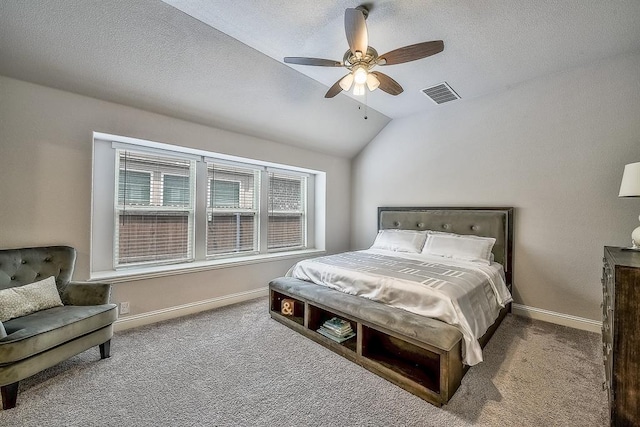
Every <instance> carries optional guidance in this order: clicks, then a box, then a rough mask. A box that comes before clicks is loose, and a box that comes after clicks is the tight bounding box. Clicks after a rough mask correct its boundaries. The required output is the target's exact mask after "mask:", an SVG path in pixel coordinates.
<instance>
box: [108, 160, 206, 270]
mask: <svg viewBox="0 0 640 427" xmlns="http://www.w3.org/2000/svg"><path fill="white" fill-rule="evenodd" d="M116 158H117V169H118V185H117V188H116V192H117V194H118V198H117V203H116V205H115V212H116V229H115V245H114V246H115V248H114V265H115V266H123V265H131V264H140V263H164V262H175V261H188V260H191V259H193V249H192V246H193V245H192V240H193V236H192V234H193V233H192V230H193V219H194V204H193V201H192V193H193V188H194V186H193V184H194V182H193V181H194V180H193V176H192V175H193V171H194V169H195V168H194V166H195V162H194V161H189V160H180V159H172V158H170V157H164V156H157V155H148V154H143V153H136V152H132V151H128V150H118V151H117V154H116Z"/></svg>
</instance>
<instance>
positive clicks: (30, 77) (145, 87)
mask: <svg viewBox="0 0 640 427" xmlns="http://www.w3.org/2000/svg"><path fill="white" fill-rule="evenodd" d="M359 4H360V2H358V1H335V0H314V1H291V0H263V1H255V0H166V1H165V2H161V1H160V0H102V1H94V0H90V1H87V0H38V1H23V0H2V1H0V74H3V75H6V76H9V77H14V78H18V79H22V80H26V81H32V82H35V83H39V84H44V85H47V86H52V87H56V88H60V89H64V90H69V91H72V92H76V93H81V94H85V95H89V96H94V97H97V98H101V99H106V100H110V101H114V102H119V103H122V104H126V105H132V106H135V107H139V108H144V109H147V110H151V111H156V112H160V113H164V114H168V115H172V116H176V117H180V118H184V119H187V120H191V121H195V122H198V123H203V124H207V125H212V126H216V127H220V128H224V129H230V130H235V131H240V132H243V133H247V134H250V135H255V136H259V137H262V138H267V139H273V140H275V141H280V142H284V143H287V144H291V145H296V146H301V147H304V148H310V149H313V150H317V151H321V152H327V153H331V154H337V155H341V156H345V157H351V156H353V155H355V154H356V153H357V152H358V151H360V150H361V149H362V147H364V145H366V144H367V143H368V142H369V141H370V140H371V139H372V138H373V137H374V136H375V135H376V134H377V133H378V132H379V131H380V130H381V129H382V128H383V127H384V126H385V125H386V123H387V122H388V121H389V118H399V117H404V116H407V115H411V114H415V113H419V112H425V111H429V110H432V109H437V108H447V104H444V105H441V106H437V105H435V104H433V103H432V102H431V101H430V100H429V99H428V98H426V97H425V96H424V95H423V94H421V93H420V89H422V88H425V87H427V86H431V85H433V84H436V83H440V82H443V81H447V82H448V83H449V84H450V85H451V86H452V87H453V89H454V90H455V91H456V92H457V93H458V94H459V95H460V96H461V97H462V99H461V100H457V101H453V102H456V103H460V102H465V100H468V99H472V98H476V97H480V96H484V95H487V94H491V93H496V92H500V91H504V90H507V89H508V88H509V87H510V86H513V85H517V84H519V83H521V82H523V81H527V80H530V79H534V78H537V77H540V76H543V75H546V74H550V73H555V72H559V71H562V70H566V69H569V68H572V67H577V66H582V65H586V64H589V63H593V62H595V61H599V60H602V59H605V58H608V57H612V56H616V55H620V54H624V53H628V52H637V51H640V25H638V22H640V1H639V0H626V1H625V0H606V1H605V0H536V1H530V0H485V1H482V2H478V1H453V0H396V1H390V0H387V1H384V0H381V1H369V2H367V4H368V5H370V8H371V13H370V15H369V18H368V19H367V26H368V29H369V43H370V45H371V46H373V47H375V48H376V49H377V50H378V52H379V53H383V52H386V51H389V50H392V49H395V48H398V47H401V46H405V45H409V44H413V43H418V42H422V41H429V40H438V39H441V40H444V43H445V49H444V52H442V53H439V54H437V55H435V56H432V57H429V58H425V59H422V60H418V61H414V62H410V63H406V64H401V65H394V66H388V67H384V69H381V71H383V72H385V73H386V74H388V75H390V76H391V77H392V78H394V79H395V80H396V81H398V83H400V84H401V85H402V86H403V87H404V89H405V91H404V92H403V93H402V94H401V95H399V96H397V97H393V96H390V95H387V94H385V93H384V92H382V91H380V90H377V91H374V92H371V93H368V95H367V97H366V104H367V105H368V111H367V113H366V115H367V117H368V119H367V120H364V115H365V112H364V108H362V109H359V107H364V106H362V105H361V103H360V102H364V101H365V98H363V97H357V98H358V99H354V98H355V97H353V95H350V94H349V95H338V96H337V97H335V98H333V99H324V93H325V92H326V91H327V89H328V87H329V86H331V85H332V84H333V83H334V82H335V81H336V80H338V79H339V78H340V77H341V76H343V75H344V74H345V70H343V69H340V68H326V67H305V66H299V65H293V66H289V65H285V64H284V63H282V58H283V57H284V56H309V57H318V58H327V59H336V60H341V59H342V55H343V54H344V52H345V51H346V49H347V43H346V40H345V35H344V22H343V20H344V10H345V9H346V8H347V7H355V6H357V5H359ZM585 89H588V88H585Z"/></svg>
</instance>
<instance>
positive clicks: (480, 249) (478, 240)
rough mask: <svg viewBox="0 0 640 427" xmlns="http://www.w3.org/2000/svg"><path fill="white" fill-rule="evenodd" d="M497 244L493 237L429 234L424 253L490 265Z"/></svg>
mask: <svg viewBox="0 0 640 427" xmlns="http://www.w3.org/2000/svg"><path fill="white" fill-rule="evenodd" d="M495 243H496V239H494V238H493V237H479V236H468V235H460V234H444V233H429V235H428V236H427V241H426V242H425V244H424V248H423V249H422V253H423V254H425V255H435V256H441V257H446V258H453V259H459V260H463V261H473V262H478V263H482V264H486V265H489V264H491V255H492V254H491V250H492V249H493V245H494V244H495Z"/></svg>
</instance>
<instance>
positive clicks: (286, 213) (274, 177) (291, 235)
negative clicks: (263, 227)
mask: <svg viewBox="0 0 640 427" xmlns="http://www.w3.org/2000/svg"><path fill="white" fill-rule="evenodd" d="M305 195H306V177H304V176H301V175H292V174H285V173H274V172H269V234H268V236H269V237H268V245H267V246H268V248H269V249H283V248H287V249H288V248H300V247H304V246H305V244H306V241H305V237H306V233H305V230H306V227H305V211H306V201H305V199H306V197H305Z"/></svg>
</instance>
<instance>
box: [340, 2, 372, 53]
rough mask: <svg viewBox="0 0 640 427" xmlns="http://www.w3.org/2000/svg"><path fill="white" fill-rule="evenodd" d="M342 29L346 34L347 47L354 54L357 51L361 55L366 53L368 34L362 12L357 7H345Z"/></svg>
mask: <svg viewBox="0 0 640 427" xmlns="http://www.w3.org/2000/svg"><path fill="white" fill-rule="evenodd" d="M344 31H345V33H346V34H347V42H348V43H349V49H351V53H353V54H354V55H355V54H356V52H357V51H360V52H362V55H364V54H366V53H367V47H368V46H369V35H368V33H367V24H366V22H365V19H364V14H363V13H362V11H361V10H359V9H347V10H346V11H345V12H344Z"/></svg>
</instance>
